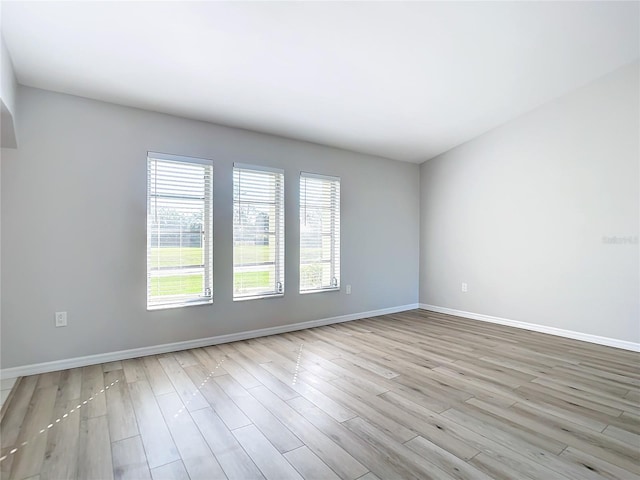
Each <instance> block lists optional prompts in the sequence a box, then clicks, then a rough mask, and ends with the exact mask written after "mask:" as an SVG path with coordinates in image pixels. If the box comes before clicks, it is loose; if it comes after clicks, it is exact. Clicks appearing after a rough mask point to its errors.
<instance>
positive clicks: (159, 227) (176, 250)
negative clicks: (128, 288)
mask: <svg viewBox="0 0 640 480" xmlns="http://www.w3.org/2000/svg"><path fill="white" fill-rule="evenodd" d="M212 175H213V166H212V164H211V161H210V160H200V159H197V158H190V157H179V156H174V155H166V154H162V153H153V152H149V153H148V155H147V309H150V310H151V309H157V308H167V307H180V306H185V305H192V304H201V303H212V302H213V279H212V276H213V237H212V199H213V182H212V179H213V178H212Z"/></svg>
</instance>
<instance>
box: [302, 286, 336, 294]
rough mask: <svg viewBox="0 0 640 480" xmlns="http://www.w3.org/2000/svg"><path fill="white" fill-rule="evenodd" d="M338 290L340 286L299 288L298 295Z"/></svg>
mask: <svg viewBox="0 0 640 480" xmlns="http://www.w3.org/2000/svg"><path fill="white" fill-rule="evenodd" d="M339 291H340V287H331V288H318V289H316V290H301V291H300V295H307V294H309V293H323V292H339Z"/></svg>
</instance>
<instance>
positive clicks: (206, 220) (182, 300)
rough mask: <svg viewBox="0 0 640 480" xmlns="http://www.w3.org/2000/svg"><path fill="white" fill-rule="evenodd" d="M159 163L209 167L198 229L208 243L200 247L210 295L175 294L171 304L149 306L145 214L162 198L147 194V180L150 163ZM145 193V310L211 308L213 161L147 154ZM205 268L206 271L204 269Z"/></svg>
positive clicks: (148, 236)
mask: <svg viewBox="0 0 640 480" xmlns="http://www.w3.org/2000/svg"><path fill="white" fill-rule="evenodd" d="M153 160H155V161H161V162H173V163H177V164H191V165H202V166H205V167H209V175H208V183H209V185H207V177H206V176H205V181H204V188H205V192H204V197H203V198H202V201H203V204H204V206H203V225H202V230H203V236H204V235H206V234H207V233H208V238H209V241H208V242H207V243H208V245H206V246H205V247H203V250H204V251H203V264H202V267H203V277H204V279H203V282H204V284H205V285H207V284H208V285H210V287H209V288H210V295H208V296H204V295H201V296H199V297H195V296H194V297H192V298H188V297H187V296H185V295H175V296H174V298H175V301H174V302H169V301H168V302H167V303H158V304H150V303H149V301H150V299H151V296H150V282H151V277H152V275H151V270H150V268H149V267H150V265H149V252H150V248H151V247H150V244H149V239H150V236H151V229H150V223H149V215H150V211H151V210H150V207H151V200H152V198H159V197H162V195H157V194H156V195H151V183H150V182H151V177H150V175H149V174H150V161H153ZM146 163H147V194H146V197H147V198H146V200H147V219H146V234H147V241H146V257H147V259H146V263H147V265H146V277H147V282H146V283H147V285H146V308H147V311H156V310H166V309H172V308H182V307H189V306H199V305H211V304H213V298H214V293H213V292H214V288H213V276H214V275H213V200H214V198H213V160H210V159H205V158H198V157H189V156H185V155H174V154H169V153H161V152H153V151H147V162H146ZM207 196H208V198H209V202H207ZM175 198H179V196H176V197H175ZM184 198H185V199H187V198H189V199H190V198H192V197H188V196H185V197H184ZM207 265H208V268H207ZM167 297H170V296H169V295H167Z"/></svg>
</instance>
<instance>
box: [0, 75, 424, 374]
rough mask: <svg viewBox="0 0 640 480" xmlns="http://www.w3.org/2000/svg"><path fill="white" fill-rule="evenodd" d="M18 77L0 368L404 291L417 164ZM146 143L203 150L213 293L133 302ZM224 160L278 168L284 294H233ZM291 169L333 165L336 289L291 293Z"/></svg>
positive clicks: (294, 188) (324, 311)
mask: <svg viewBox="0 0 640 480" xmlns="http://www.w3.org/2000/svg"><path fill="white" fill-rule="evenodd" d="M19 88H20V89H19V94H20V103H19V106H20V112H19V116H18V118H19V128H20V131H21V143H20V146H19V148H18V149H17V150H16V154H15V155H14V156H13V158H11V160H10V161H5V160H3V162H2V177H1V178H2V190H1V192H2V300H3V302H2V366H3V368H10V367H14V366H23V365H30V364H34V363H39V362H46V361H52V360H58V359H66V358H73V357H77V356H84V355H92V354H98V353H108V352H113V351H117V350H124V349H130V348H137V347H144V346H152V345H159V344H165V343H171V342H179V341H186V340H190V339H197V338H205V337H210V336H217V335H224V334H231V333H237V332H244V331H249V330H254V329H260V328H268V327H274V326H281V325H285V324H293V323H297V322H303V321H309V320H317V319H322V318H329V317H334V316H339V315H347V314H354V313H358V312H367V311H373V310H377V309H383V308H390V307H396V306H402V305H409V304H417V301H418V262H417V259H418V255H419V254H418V249H419V199H420V193H419V187H420V185H419V166H418V165H414V164H409V163H402V162H395V161H391V160H386V159H383V158H377V157H370V156H366V155H361V154H356V153H351V152H347V151H342V150H338V149H335V148H329V147H323V146H319V145H314V144H310V143H304V142H298V141H293V140H288V139H284V138H279V137H275V136H269V135H262V134H258V133H253V132H248V131H244V130H239V129H233V128H226V127H221V126H216V125H212V124H208V123H204V122H197V121H192V120H187V119H183V118H177V117H172V116H169V115H164V114H159V113H153V112H149V111H143V110H138V109H133V108H127V107H122V106H117V105H113V104H108V103H103V102H98V101H93V100H87V99H83V98H79V97H73V96H68V95H62V94H57V93H53V92H47V91H43V90H38V89H33V88H27V87H19ZM310 114H312V113H310ZM147 151H155V152H164V153H170V154H178V155H186V156H194V157H202V158H209V159H212V160H213V162H214V299H215V300H214V304H213V305H210V306H192V307H187V308H179V309H170V310H160V311H147V310H146V188H147V187H146V182H147V178H146V175H147V166H146V155H147ZM234 162H242V163H249V164H257V165H266V166H270V167H278V168H283V169H284V171H285V229H286V233H285V238H286V244H285V249H286V258H285V278H286V285H285V295H284V297H283V298H278V299H268V300H253V301H243V302H233V301H232V168H233V163H234ZM300 171H305V172H315V173H320V174H327V175H334V176H339V177H341V180H342V183H341V214H342V215H341V216H342V225H341V227H342V228H341V274H342V275H341V276H342V278H341V281H342V287H343V288H342V291H340V292H327V293H318V294H307V295H300V294H299V293H298V259H299V245H298V232H299V212H298V188H299V187H298V185H299V175H300ZM347 284H350V285H352V288H353V293H352V294H351V295H346V293H345V288H344V287H345V286H346V285H347ZM56 311H66V312H68V323H69V326H68V327H66V328H54V312H56Z"/></svg>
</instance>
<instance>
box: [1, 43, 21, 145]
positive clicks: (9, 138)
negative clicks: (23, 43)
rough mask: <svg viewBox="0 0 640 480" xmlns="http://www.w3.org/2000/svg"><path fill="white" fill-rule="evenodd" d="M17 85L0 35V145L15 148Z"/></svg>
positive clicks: (7, 52)
mask: <svg viewBox="0 0 640 480" xmlns="http://www.w3.org/2000/svg"><path fill="white" fill-rule="evenodd" d="M17 88H18V83H17V81H16V77H15V74H14V71H13V63H12V62H11V57H10V56H9V51H8V50H7V47H6V46H5V44H4V38H2V35H0V145H1V146H2V147H9V148H15V147H16V145H17V142H16V129H15V113H16V90H17Z"/></svg>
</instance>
